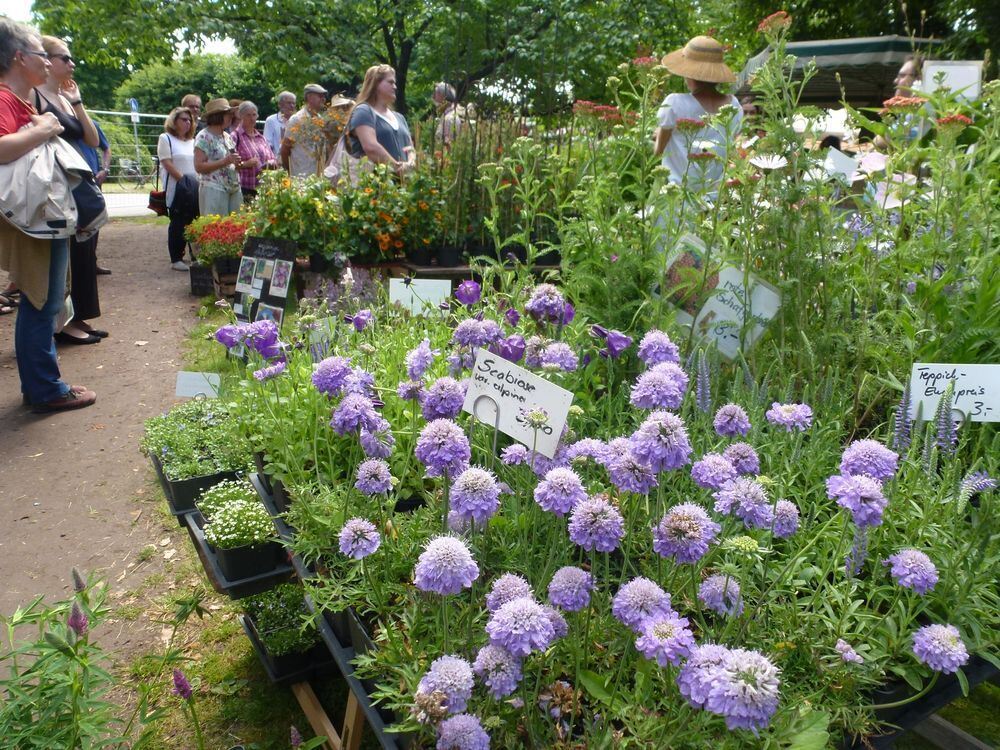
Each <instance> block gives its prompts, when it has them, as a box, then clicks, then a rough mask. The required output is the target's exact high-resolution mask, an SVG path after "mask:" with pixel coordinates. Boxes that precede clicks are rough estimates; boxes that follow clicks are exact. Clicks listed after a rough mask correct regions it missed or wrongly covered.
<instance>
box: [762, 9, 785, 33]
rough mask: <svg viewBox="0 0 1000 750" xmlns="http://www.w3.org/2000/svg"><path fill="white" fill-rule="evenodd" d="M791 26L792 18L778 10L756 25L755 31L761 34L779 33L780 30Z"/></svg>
mask: <svg viewBox="0 0 1000 750" xmlns="http://www.w3.org/2000/svg"><path fill="white" fill-rule="evenodd" d="M791 25H792V17H791V16H790V15H788V13H787V12H785V11H783V10H779V11H777V12H776V13H772V14H771V15H769V16H768V17H767V18H765V19H764V20H763V21H761V22H760V23H759V24H757V31H758V32H759V33H761V34H766V33H768V32H769V31H781V30H782V29H787V28H788V27H789V26H791Z"/></svg>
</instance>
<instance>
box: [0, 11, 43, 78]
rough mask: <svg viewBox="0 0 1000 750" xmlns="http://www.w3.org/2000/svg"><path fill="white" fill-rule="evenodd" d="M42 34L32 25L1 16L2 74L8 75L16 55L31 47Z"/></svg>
mask: <svg viewBox="0 0 1000 750" xmlns="http://www.w3.org/2000/svg"><path fill="white" fill-rule="evenodd" d="M35 39H38V40H39V41H40V40H41V36H40V35H39V33H38V32H37V31H35V30H34V29H33V28H31V27H30V26H28V25H26V24H23V23H19V22H18V21H14V20H11V19H10V18H5V17H3V16H0V75H7V73H8V72H9V71H10V66H11V65H13V64H14V55H15V54H17V53H18V52H21V51H24V50H26V49H29V48H30V47H31V43H32V41H34V40H35Z"/></svg>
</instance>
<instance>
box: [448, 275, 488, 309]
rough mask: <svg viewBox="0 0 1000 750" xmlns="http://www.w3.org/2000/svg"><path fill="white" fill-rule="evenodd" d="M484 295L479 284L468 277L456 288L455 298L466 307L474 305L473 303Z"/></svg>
mask: <svg viewBox="0 0 1000 750" xmlns="http://www.w3.org/2000/svg"><path fill="white" fill-rule="evenodd" d="M482 296H483V289H482V287H481V286H479V284H478V283H477V282H475V281H472V280H471V279H466V280H465V281H463V282H462V283H461V284H459V285H458V289H456V290H455V299H457V300H458V301H459V302H461V303H462V304H463V305H465V306H466V307H472V305H474V304H476V303H477V302H479V299H480V298H481V297H482Z"/></svg>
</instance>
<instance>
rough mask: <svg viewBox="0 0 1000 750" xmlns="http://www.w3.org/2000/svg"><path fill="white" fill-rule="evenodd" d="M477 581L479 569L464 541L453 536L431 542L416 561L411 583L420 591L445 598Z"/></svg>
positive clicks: (440, 537)
mask: <svg viewBox="0 0 1000 750" xmlns="http://www.w3.org/2000/svg"><path fill="white" fill-rule="evenodd" d="M477 578H479V566H478V565H476V561H475V560H474V559H473V558H472V553H471V552H469V548H468V547H466V546H465V542H463V541H462V540H461V539H459V538H457V537H453V536H439V537H435V538H434V539H431V540H430V541H429V542H427V545H426V546H425V547H424V551H423V552H421V553H420V557H419V558H417V565H416V567H415V568H414V570H413V583H414V584H415V585H416V587H417V588H418V589H420V590H421V591H432V592H434V593H435V594H441V595H442V596H447V595H448V594H457V593H459V592H460V591H461V590H462V589H463V588H465V589H467V588H469V587H470V586H472V582H473V581H474V580H476V579H477Z"/></svg>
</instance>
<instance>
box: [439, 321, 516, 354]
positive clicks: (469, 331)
mask: <svg viewBox="0 0 1000 750" xmlns="http://www.w3.org/2000/svg"><path fill="white" fill-rule="evenodd" d="M502 336H503V332H502V331H501V330H500V326H499V325H498V324H497V322H496V321H495V320H476V319H475V318H467V319H466V320H463V321H462V322H461V323H459V324H458V325H457V326H455V330H454V332H453V333H452V335H451V340H452V341H453V342H454V343H455V344H458V345H459V346H468V347H471V348H476V347H480V346H486V345H487V344H490V343H492V342H493V341H496V340H497V339H499V338H501V337H502Z"/></svg>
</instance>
